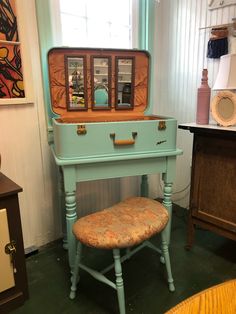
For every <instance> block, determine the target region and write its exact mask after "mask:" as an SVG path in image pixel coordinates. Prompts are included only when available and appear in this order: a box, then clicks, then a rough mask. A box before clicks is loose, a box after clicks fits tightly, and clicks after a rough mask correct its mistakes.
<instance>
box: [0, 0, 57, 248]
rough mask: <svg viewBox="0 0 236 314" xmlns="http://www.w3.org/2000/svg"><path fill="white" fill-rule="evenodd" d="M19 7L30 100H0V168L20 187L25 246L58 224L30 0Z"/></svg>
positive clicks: (48, 236) (50, 236)
mask: <svg viewBox="0 0 236 314" xmlns="http://www.w3.org/2000/svg"><path fill="white" fill-rule="evenodd" d="M19 10H20V11H19V13H20V16H19V18H18V22H19V24H20V38H21V40H22V52H23V54H24V57H25V58H24V59H23V66H24V78H25V85H26V87H28V91H30V94H31V97H30V102H31V103H26V104H17V105H14V100H12V104H11V105H8V106H2V105H1V106H0V153H1V156H2V166H1V171H2V172H3V173H4V174H5V175H7V176H9V177H10V178H11V179H12V180H13V181H15V182H16V183H17V184H18V185H20V186H21V187H22V188H23V192H22V193H20V194H19V200H20V210H21V219H22V228H23V236H24V245H25V247H29V246H31V245H37V246H39V245H42V244H45V243H47V242H49V241H52V240H54V239H55V238H57V237H59V236H60V234H61V231H60V230H61V227H60V215H58V213H57V207H58V206H57V197H56V193H55V190H56V189H55V186H56V185H55V182H56V180H55V173H56V172H55V166H54V163H53V160H52V158H51V154H50V151H49V147H48V145H47V134H46V124H45V114H44V106H43V94H42V81H41V69H40V61H39V60H40V59H39V49H38V40H37V28H36V18H35V8H34V1H33V0H30V1H26V0H21V3H20V6H19ZM25 12H30V14H25ZM28 31H30V37H27V32H28ZM29 78H31V81H29Z"/></svg>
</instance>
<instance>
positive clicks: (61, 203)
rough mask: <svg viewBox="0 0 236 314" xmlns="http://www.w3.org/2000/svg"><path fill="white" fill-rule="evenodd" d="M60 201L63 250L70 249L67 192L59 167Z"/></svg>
mask: <svg viewBox="0 0 236 314" xmlns="http://www.w3.org/2000/svg"><path fill="white" fill-rule="evenodd" d="M58 201H59V208H60V212H61V222H62V223H61V224H62V234H63V248H64V249H65V250H67V249H68V243H67V230H66V221H65V192H64V177H63V171H62V168H61V167H60V166H59V167H58Z"/></svg>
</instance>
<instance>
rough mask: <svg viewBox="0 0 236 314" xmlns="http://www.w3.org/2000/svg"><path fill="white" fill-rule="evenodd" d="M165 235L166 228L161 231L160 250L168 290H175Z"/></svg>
mask: <svg viewBox="0 0 236 314" xmlns="http://www.w3.org/2000/svg"><path fill="white" fill-rule="evenodd" d="M166 237H167V233H166V230H163V231H162V233H161V240H162V245H161V251H162V256H163V258H164V260H165V266H166V272H167V278H168V284H169V290H170V291H175V286H174V280H173V277H172V271H171V264H170V255H169V248H168V244H167V241H166Z"/></svg>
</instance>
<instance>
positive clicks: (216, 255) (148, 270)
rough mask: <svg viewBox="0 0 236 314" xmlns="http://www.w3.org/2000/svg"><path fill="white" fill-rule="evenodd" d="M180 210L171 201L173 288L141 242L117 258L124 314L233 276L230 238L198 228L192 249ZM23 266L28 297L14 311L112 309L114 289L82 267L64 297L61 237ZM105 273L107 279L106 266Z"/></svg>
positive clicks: (99, 262)
mask: <svg viewBox="0 0 236 314" xmlns="http://www.w3.org/2000/svg"><path fill="white" fill-rule="evenodd" d="M186 212H187V211H186V210H185V209H182V208H179V207H177V206H175V207H174V214H173V225H172V240H171V242H172V244H171V249H170V253H171V262H172V271H173V277H174V280H175V287H176V291H175V292H174V293H170V292H169V291H168V287H167V284H166V281H165V276H166V274H165V267H163V265H162V264H161V263H160V262H159V256H158V255H157V254H156V253H155V252H154V251H152V250H150V249H148V248H145V249H143V250H142V251H140V252H139V253H137V255H135V257H133V258H132V259H130V260H129V261H126V262H125V263H124V264H123V277H124V282H125V293H126V308H127V314H128V313H129V314H131V313H132V314H162V313H165V311H167V310H169V309H170V308H171V307H173V306H174V305H176V304H177V303H179V302H180V301H182V300H184V299H185V298H187V297H189V296H191V295H193V294H195V293H197V292H199V291H201V290H203V289H206V288H208V287H210V286H212V285H215V284H218V283H221V282H224V281H226V280H229V279H233V278H236V243H235V242H233V241H231V240H227V239H225V238H223V237H220V236H217V235H215V234H213V233H211V232H208V231H204V230H201V229H198V230H197V232H196V239H195V245H194V247H193V249H192V250H191V251H186V250H185V249H184V246H185V240H186ZM154 240H155V241H156V242H158V241H159V239H158V238H157V239H154ZM84 254H86V259H87V261H88V262H89V264H90V265H91V266H92V265H96V266H97V268H98V269H102V268H103V267H104V266H106V265H107V264H109V262H110V261H111V260H112V256H111V253H110V252H109V251H99V250H93V249H86V250H84ZM27 272H28V282H29V293H30V299H29V300H28V301H26V302H25V304H24V305H23V306H22V307H20V308H18V309H17V310H15V311H13V312H12V313H14V314H75V313H76V314H113V313H118V307H117V300H116V292H115V291H114V290H113V289H111V288H109V287H107V286H105V285H104V284H102V283H99V282H97V281H96V280H94V279H93V278H91V277H90V276H89V275H88V274H87V273H85V272H81V281H80V285H79V293H78V295H77V298H76V299H75V300H73V301H71V300H70V299H69V298H68V294H69V288H70V279H69V278H70V274H69V268H68V265H67V255H66V251H65V250H64V249H63V248H62V245H61V241H58V242H56V243H53V244H51V245H49V246H47V247H46V248H42V249H41V250H40V251H39V253H38V254H36V255H33V256H31V257H29V258H27ZM109 277H110V278H111V279H113V272H112V271H110V272H109ZM226 313H227V312H226Z"/></svg>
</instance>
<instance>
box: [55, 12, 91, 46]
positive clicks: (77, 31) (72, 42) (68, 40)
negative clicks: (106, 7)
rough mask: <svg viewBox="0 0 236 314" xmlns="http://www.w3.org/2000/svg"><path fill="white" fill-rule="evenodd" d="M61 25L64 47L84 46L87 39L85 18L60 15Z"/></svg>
mask: <svg viewBox="0 0 236 314" xmlns="http://www.w3.org/2000/svg"><path fill="white" fill-rule="evenodd" d="M61 23H62V25H63V27H62V42H63V45H64V46H72V47H78V46H86V42H87V40H88V39H87V30H86V20H85V18H81V17H76V16H71V15H67V14H62V15H61Z"/></svg>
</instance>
